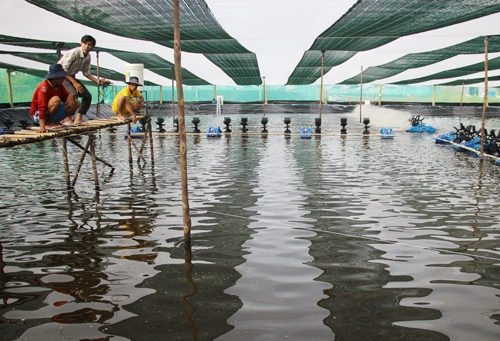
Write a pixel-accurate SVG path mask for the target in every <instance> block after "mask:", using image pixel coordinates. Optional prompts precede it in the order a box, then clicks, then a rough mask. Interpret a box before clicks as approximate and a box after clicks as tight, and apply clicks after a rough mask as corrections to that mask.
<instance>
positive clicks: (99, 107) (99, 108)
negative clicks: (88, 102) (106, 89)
mask: <svg viewBox="0 0 500 341" xmlns="http://www.w3.org/2000/svg"><path fill="white" fill-rule="evenodd" d="M96 56H97V57H96V60H97V67H96V76H97V119H100V118H101V96H100V94H101V84H100V83H99V77H100V76H99V51H96Z"/></svg>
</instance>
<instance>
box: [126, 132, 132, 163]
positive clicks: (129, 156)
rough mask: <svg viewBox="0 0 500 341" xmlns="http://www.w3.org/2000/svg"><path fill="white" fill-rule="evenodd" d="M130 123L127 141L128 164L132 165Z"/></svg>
mask: <svg viewBox="0 0 500 341" xmlns="http://www.w3.org/2000/svg"><path fill="white" fill-rule="evenodd" d="M130 129H131V127H130V122H129V123H127V141H128V163H129V164H132V162H133V160H132V136H130Z"/></svg>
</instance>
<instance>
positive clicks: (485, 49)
mask: <svg viewBox="0 0 500 341" xmlns="http://www.w3.org/2000/svg"><path fill="white" fill-rule="evenodd" d="M487 106H488V37H485V38H484V101H483V116H482V118H481V151H480V152H481V157H482V156H483V153H484V121H485V119H486V107H487Z"/></svg>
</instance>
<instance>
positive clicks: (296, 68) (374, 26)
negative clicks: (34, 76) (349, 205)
mask: <svg viewBox="0 0 500 341" xmlns="http://www.w3.org/2000/svg"><path fill="white" fill-rule="evenodd" d="M2 9H3V11H2V12H3V14H0V20H1V19H2V18H3V20H2V22H3V23H5V24H3V26H2V28H3V30H2V31H3V33H5V34H10V36H7V35H5V36H0V44H1V45H10V46H22V47H24V48H35V49H41V48H43V49H51V50H57V49H61V51H62V52H63V53H64V51H65V50H68V49H70V48H71V47H74V46H78V45H79V43H68V41H74V40H75V35H76V36H77V37H78V38H79V37H81V36H82V35H83V34H91V35H93V36H95V37H96V38H97V41H98V46H97V47H96V48H95V49H94V51H99V52H103V53H102V54H101V57H103V58H101V66H103V65H104V66H105V67H107V68H109V69H114V70H115V71H122V70H123V64H120V63H117V62H116V61H115V58H118V59H120V60H123V61H125V62H127V63H132V64H135V63H142V64H144V67H145V70H149V71H151V72H146V74H145V80H146V81H151V79H155V81H154V82H152V83H156V84H162V85H167V84H168V83H167V82H165V78H168V79H172V77H173V74H172V68H173V63H172V61H167V60H165V59H163V58H167V59H168V58H170V55H172V56H173V51H172V50H171V49H172V48H173V46H174V45H173V35H174V30H173V28H174V26H173V0H81V1H67V0H3V2H2ZM32 12H33V13H35V12H36V15H35V14H33V15H32V16H31V20H29V19H25V16H26V17H29V16H30V15H31V13H32ZM285 13H286V15H284V14H285ZM9 17H12V18H14V19H12V20H10V19H11V18H9ZM493 17H495V18H498V20H496V21H493V20H491V18H493ZM180 19H181V49H182V52H183V54H182V64H183V65H182V66H183V71H182V78H183V79H182V83H183V84H185V85H212V84H214V85H215V84H217V85H231V84H232V83H233V82H234V84H236V85H238V86H239V85H251V86H258V85H262V84H263V79H264V78H265V80H266V85H271V84H279V85H281V84H286V85H308V84H319V83H320V78H321V76H322V75H323V76H325V77H324V78H325V80H326V82H325V84H347V85H349V84H356V83H358V84H359V83H360V82H361V77H360V76H361V75H360V73H359V70H360V66H361V65H363V66H364V67H365V69H364V71H363V82H364V83H369V82H374V81H377V80H385V79H387V78H389V77H393V78H394V79H390V80H389V81H390V83H391V84H395V83H396V82H397V81H400V80H402V79H412V78H413V77H419V76H420V74H417V75H415V74H413V75H410V76H406V75H404V74H403V75H399V74H400V73H402V71H405V70H410V71H411V70H412V69H417V68H426V67H428V66H429V65H435V64H437V63H439V62H441V61H447V60H450V62H451V63H450V65H447V64H445V63H440V64H439V67H440V68H441V70H439V71H443V70H445V69H447V68H449V69H450V70H452V69H455V68H456V67H457V66H463V65H467V63H468V62H467V63H465V62H463V61H464V60H465V58H463V56H464V55H468V54H475V53H483V52H484V47H483V45H482V40H483V39H484V36H492V35H496V34H497V33H499V32H496V31H495V27H496V26H497V25H496V23H497V22H498V21H499V20H500V0H482V1H478V0H453V1H452V0H409V1H404V2H403V1H401V0H399V1H396V0H357V1H356V0H336V1H334V2H332V1H331V0H309V1H308V2H307V5H306V6H304V3H302V2H300V3H299V2H293V1H288V0H273V1H268V0H252V1H250V0H239V1H237V2H228V1H227V0H190V1H186V0H180ZM479 21H480V22H479ZM41 22H43V25H41V24H40V23H41ZM482 22H486V23H489V24H481V23H482ZM492 23H493V24H492ZM474 25H475V26H474ZM451 30H456V32H452V33H450V32H451ZM89 31H90V32H89ZM473 32H474V33H473ZM12 36H18V37H19V38H14V37H12ZM4 37H7V39H2V38H4ZM35 37H36V38H38V39H35ZM424 37H425V38H424ZM429 37H430V40H432V39H434V38H435V40H440V41H441V44H436V43H434V44H432V43H431V41H430V40H429ZM457 37H459V38H457ZM12 38H14V39H12ZM40 38H42V39H40ZM418 38H424V39H420V42H419V41H418ZM449 38H451V39H449ZM473 38H475V40H476V41H473V40H474V39H473ZM495 39H496V36H495ZM467 40H469V41H467ZM400 42H404V44H403V43H400ZM415 42H416V43H417V44H414V43H415ZM434 42H435V41H434ZM459 43H460V44H459ZM496 44H497V43H495V42H494V38H492V40H491V42H490V46H491V47H490V52H494V51H497V47H496ZM414 45H419V48H413V47H414ZM449 45H452V46H449ZM123 46H126V47H123ZM397 46H402V47H400V48H399V49H397V48H396V47H397ZM0 50H8V49H7V48H2V47H1V46H0ZM23 51H24V50H23ZM386 51H389V53H387V52H386ZM389 55H391V58H388V56H389ZM393 55H394V57H392V56H393ZM159 56H162V57H163V58H162V57H159ZM457 56H458V57H457ZM108 57H109V58H108ZM494 57H496V56H493V57H491V58H494ZM172 59H173V58H172ZM172 59H171V60H172ZM459 59H460V60H459ZM3 61H5V62H8V63H10V64H15V63H14V62H12V59H9V58H7V59H5V60H3ZM93 61H95V59H93ZM113 62H114V64H113ZM457 64H459V65H457ZM20 66H23V67H28V68H31V65H29V64H27V65H23V64H21V65H20ZM428 69H429V70H431V71H430V72H422V73H421V74H422V75H424V74H434V73H436V69H433V68H432V67H430V68H428ZM347 70H348V71H347ZM152 73H154V74H152ZM409 74H411V72H409ZM148 75H149V77H150V78H151V79H148V77H147V76H148ZM277 75H278V76H277ZM395 76H396V77H395ZM277 79H278V80H279V82H276V81H275V80H277ZM321 79H322V78H321ZM221 81H222V82H221Z"/></svg>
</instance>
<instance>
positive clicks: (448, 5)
mask: <svg viewBox="0 0 500 341" xmlns="http://www.w3.org/2000/svg"><path fill="white" fill-rule="evenodd" d="M499 11H500V1H499V0H484V1H478V0H409V1H400V0H359V1H358V2H357V3H356V4H355V5H354V6H353V7H351V8H350V9H349V11H347V12H346V13H345V14H344V15H343V16H342V17H341V18H340V19H339V20H338V21H337V22H335V23H334V24H333V25H332V26H331V27H329V28H328V29H327V30H326V31H324V32H323V33H322V34H320V35H319V36H318V38H316V40H315V41H314V43H313V44H312V46H311V48H310V49H309V51H311V50H317V51H322V50H324V51H337V52H342V51H344V52H346V51H351V52H358V51H367V50H371V49H374V48H376V47H379V46H382V45H384V44H387V43H389V42H391V41H393V40H395V39H398V38H400V37H403V36H406V35H411V34H415V33H420V32H425V31H430V30H434V29H438V28H442V27H446V26H449V25H453V24H457V23H461V22H465V21H468V20H472V19H476V18H480V17H483V16H486V15H490V14H493V13H497V12H499ZM309 51H307V52H309ZM307 52H306V53H305V54H304V57H303V58H302V59H301V60H300V62H299V64H298V65H297V67H296V69H299V68H300V69H304V68H310V72H309V73H308V76H307V78H308V79H309V80H311V79H314V80H317V79H318V78H319V77H321V72H318V70H317V65H318V64H320V63H321V61H317V60H316V61H312V60H311V58H308V56H307ZM316 58H317V59H320V58H321V57H320V55H318V56H316ZM382 71H383V70H382ZM294 73H295V70H294V71H293V72H292V75H293V74H294ZM309 80H306V79H305V77H301V76H300V73H298V76H296V77H292V76H290V78H289V79H288V82H287V84H310V83H312V82H310V81H309Z"/></svg>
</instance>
